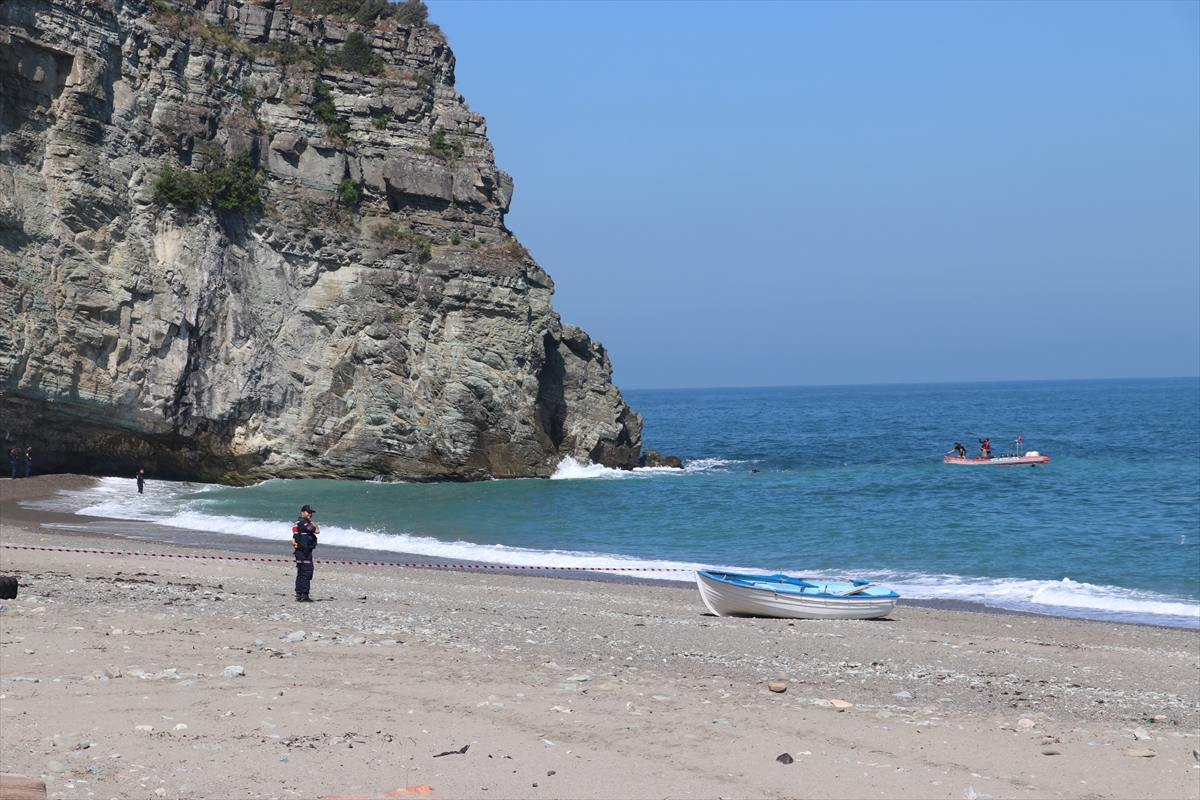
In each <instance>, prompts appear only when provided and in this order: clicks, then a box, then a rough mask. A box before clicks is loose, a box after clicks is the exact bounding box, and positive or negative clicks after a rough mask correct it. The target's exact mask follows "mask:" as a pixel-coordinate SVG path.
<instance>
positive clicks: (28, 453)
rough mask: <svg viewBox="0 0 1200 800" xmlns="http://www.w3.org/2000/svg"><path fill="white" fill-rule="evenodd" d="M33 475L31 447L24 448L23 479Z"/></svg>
mask: <svg viewBox="0 0 1200 800" xmlns="http://www.w3.org/2000/svg"><path fill="white" fill-rule="evenodd" d="M32 474H33V447H32V446H30V447H26V448H25V477H26V478H28V477H29V476H30V475H32Z"/></svg>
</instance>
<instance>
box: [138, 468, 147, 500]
mask: <svg viewBox="0 0 1200 800" xmlns="http://www.w3.org/2000/svg"><path fill="white" fill-rule="evenodd" d="M137 485H138V494H141V493H142V491H143V490H144V489H145V488H146V470H145V469H139V470H138V474H137Z"/></svg>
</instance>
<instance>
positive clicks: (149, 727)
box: [133, 725, 154, 733]
mask: <svg viewBox="0 0 1200 800" xmlns="http://www.w3.org/2000/svg"><path fill="white" fill-rule="evenodd" d="M133 729H134V730H135V731H141V732H143V733H154V726H153V725H134V726H133Z"/></svg>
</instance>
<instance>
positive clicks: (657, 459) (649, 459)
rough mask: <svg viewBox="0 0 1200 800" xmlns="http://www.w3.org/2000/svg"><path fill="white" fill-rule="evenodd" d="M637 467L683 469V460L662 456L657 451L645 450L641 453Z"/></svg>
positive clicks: (677, 457) (676, 457)
mask: <svg viewBox="0 0 1200 800" xmlns="http://www.w3.org/2000/svg"><path fill="white" fill-rule="evenodd" d="M638 466H639V467H671V468H672V469H683V459H681V458H680V457H679V456H664V455H663V454H662V453H660V452H658V451H657V450H646V451H644V452H643V453H642V457H641V458H639V459H638Z"/></svg>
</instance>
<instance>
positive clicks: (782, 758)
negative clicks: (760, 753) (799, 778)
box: [775, 753, 796, 764]
mask: <svg viewBox="0 0 1200 800" xmlns="http://www.w3.org/2000/svg"><path fill="white" fill-rule="evenodd" d="M775 760H776V761H778V762H779V763H780V764H791V763H792V762H793V761H795V760H796V759H794V758H792V754H791V753H780V754H779V755H777V756H775Z"/></svg>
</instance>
